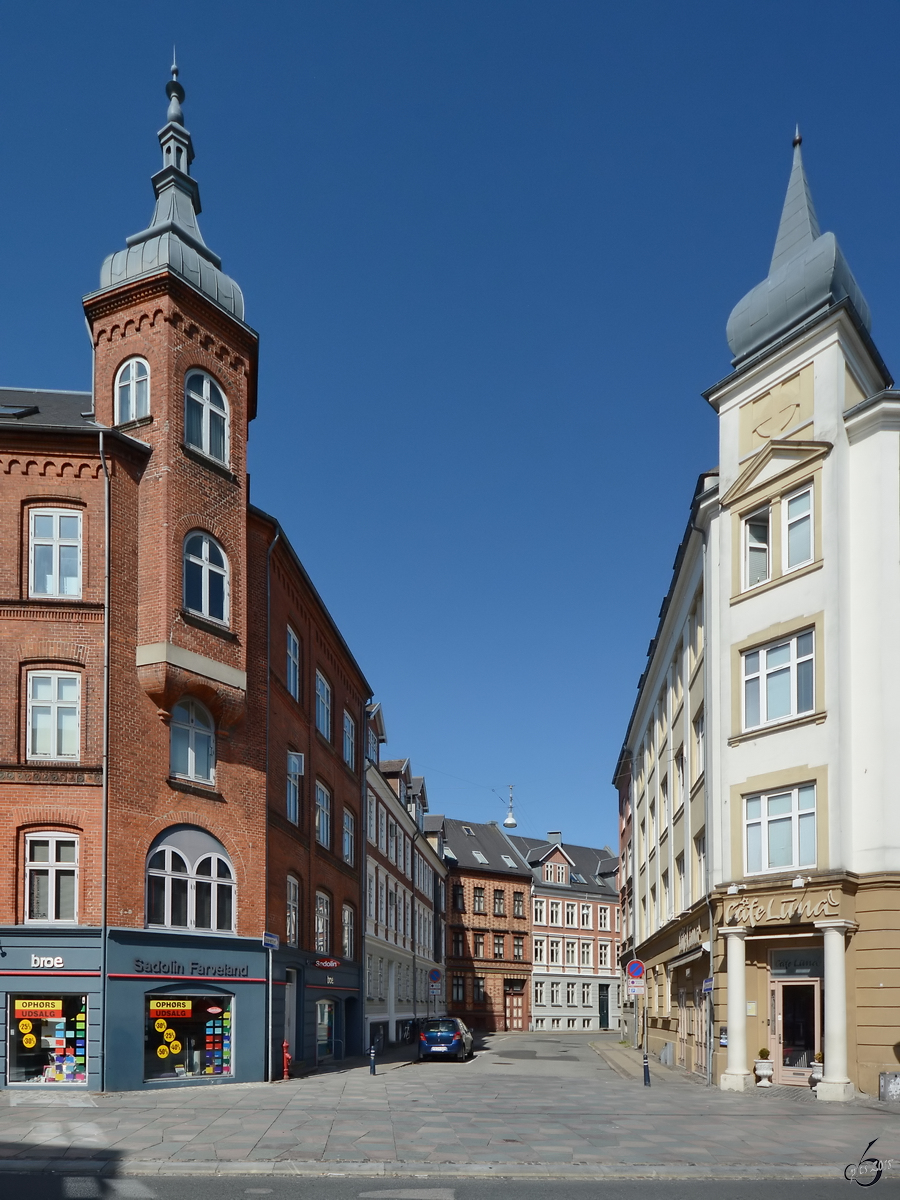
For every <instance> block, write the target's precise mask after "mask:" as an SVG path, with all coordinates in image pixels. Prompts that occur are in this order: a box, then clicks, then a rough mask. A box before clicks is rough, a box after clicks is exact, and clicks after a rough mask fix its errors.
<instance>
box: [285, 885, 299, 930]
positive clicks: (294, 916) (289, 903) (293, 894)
mask: <svg viewBox="0 0 900 1200" xmlns="http://www.w3.org/2000/svg"><path fill="white" fill-rule="evenodd" d="M285 908H286V911H285V919H284V934H285V937H284V940H285V941H286V942H287V944H288V945H289V946H299V945H300V881H299V879H297V878H296V877H295V876H293V875H288V877H287V894H286V900H285Z"/></svg>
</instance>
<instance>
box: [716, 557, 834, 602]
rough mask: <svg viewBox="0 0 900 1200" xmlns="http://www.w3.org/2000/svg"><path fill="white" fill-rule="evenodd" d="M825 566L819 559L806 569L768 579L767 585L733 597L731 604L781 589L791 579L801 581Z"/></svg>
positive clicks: (809, 564)
mask: <svg viewBox="0 0 900 1200" xmlns="http://www.w3.org/2000/svg"><path fill="white" fill-rule="evenodd" d="M824 565H825V562H824V559H821V558H818V559H816V560H815V561H814V562H811V563H807V564H806V566H805V567H795V568H794V570H793V571H787V572H786V573H785V574H783V575H776V576H775V577H774V578H773V579H767V580H766V582H765V583H758V584H757V585H756V587H752V588H747V590H746V591H744V592H740V593H739V594H738V595H737V596H732V597H731V600H730V601H729V603H730V604H740V603H741V601H742V600H748V599H749V598H750V597H751V596H759V595H760V594H761V593H763V592H770V591H771V590H772V588H775V587H779V586H780V585H781V584H782V583H788V582H789V580H791V579H800V578H802V577H803V576H804V575H811V574H812V573H813V571H818V570H820V568H822V567H824Z"/></svg>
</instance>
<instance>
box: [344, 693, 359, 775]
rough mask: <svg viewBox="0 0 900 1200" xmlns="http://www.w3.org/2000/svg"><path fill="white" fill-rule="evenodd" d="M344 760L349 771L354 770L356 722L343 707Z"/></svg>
mask: <svg viewBox="0 0 900 1200" xmlns="http://www.w3.org/2000/svg"><path fill="white" fill-rule="evenodd" d="M344 762H345V763H346V764H347V766H348V767H349V768H350V770H351V771H355V770H356V722H355V721H354V720H353V718H352V717H351V715H350V714H349V713H348V712H347V710H346V708H345V709H344Z"/></svg>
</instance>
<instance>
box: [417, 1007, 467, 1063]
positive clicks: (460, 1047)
mask: <svg viewBox="0 0 900 1200" xmlns="http://www.w3.org/2000/svg"><path fill="white" fill-rule="evenodd" d="M474 1040H475V1039H474V1038H473V1036H472V1030H471V1029H469V1028H468V1027H467V1026H466V1025H465V1024H464V1023H463V1022H462V1021H460V1020H459V1019H458V1018H457V1017H437V1018H435V1019H434V1020H431V1021H423V1022H422V1026H421V1029H420V1030H419V1061H421V1060H422V1059H423V1058H455V1059H457V1060H460V1059H464V1058H469V1057H470V1056H471V1055H472V1053H473V1050H472V1045H473V1042H474Z"/></svg>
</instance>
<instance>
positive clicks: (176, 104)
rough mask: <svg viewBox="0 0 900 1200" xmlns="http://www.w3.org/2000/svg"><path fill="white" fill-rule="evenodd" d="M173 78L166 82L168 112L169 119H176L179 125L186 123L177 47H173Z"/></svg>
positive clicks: (167, 117)
mask: <svg viewBox="0 0 900 1200" xmlns="http://www.w3.org/2000/svg"><path fill="white" fill-rule="evenodd" d="M170 70H171V72H172V78H171V79H170V80H169V82H168V83H167V84H166V95H167V96H168V97H169V111H168V112H167V113H166V120H167V121H174V122H175V123H176V124H177V125H183V124H184V113H183V112H182V111H181V101H182V100H183V99H184V88H183V87H182V86H181V84H180V83H179V82H178V63H177V62H176V60H175V47H174V46H173V47H172V66H171V67H170Z"/></svg>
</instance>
